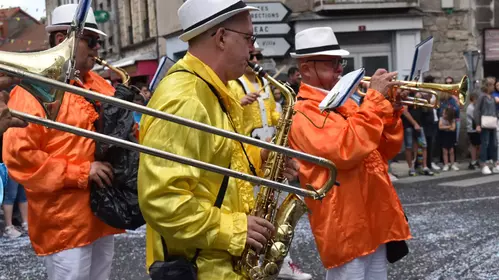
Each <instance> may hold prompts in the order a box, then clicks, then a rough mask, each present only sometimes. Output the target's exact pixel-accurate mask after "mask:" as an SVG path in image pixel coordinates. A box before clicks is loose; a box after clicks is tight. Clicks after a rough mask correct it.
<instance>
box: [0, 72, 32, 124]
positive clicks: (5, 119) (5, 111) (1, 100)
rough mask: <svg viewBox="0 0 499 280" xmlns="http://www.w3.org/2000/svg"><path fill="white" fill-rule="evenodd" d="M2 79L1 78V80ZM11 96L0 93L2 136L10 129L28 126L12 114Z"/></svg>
mask: <svg viewBox="0 0 499 280" xmlns="http://www.w3.org/2000/svg"><path fill="white" fill-rule="evenodd" d="M0 79H1V78H0ZM8 101H9V94H8V93H7V92H6V91H1V92H0V134H3V133H4V132H5V131H6V130H7V129H8V128H9V127H25V126H27V125H28V123H26V122H25V121H23V120H21V119H18V118H16V117H13V116H12V115H11V114H10V111H9V108H8V107H7V102H8Z"/></svg>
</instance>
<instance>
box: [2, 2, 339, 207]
mask: <svg viewBox="0 0 499 280" xmlns="http://www.w3.org/2000/svg"><path fill="white" fill-rule="evenodd" d="M83 2H84V1H80V3H83ZM70 34H71V33H70ZM74 42H75V41H74V38H72V37H69V38H67V39H66V40H65V41H64V42H63V43H61V44H60V45H58V46H56V47H55V48H52V49H49V50H47V51H43V52H38V53H28V54H26V53H23V54H18V53H10V52H0V71H2V72H6V73H7V74H8V75H11V76H13V77H20V78H22V82H21V86H22V87H23V88H25V89H26V90H28V91H29V92H30V93H31V94H32V95H33V96H34V97H35V98H36V99H37V100H38V101H39V102H40V104H42V106H43V108H44V110H45V113H46V117H47V119H44V118H39V117H36V116H32V115H30V114H26V113H23V112H18V111H15V110H10V111H11V114H12V115H13V116H15V117H19V118H21V119H24V120H25V121H27V122H31V123H35V124H39V125H43V126H46V127H48V128H54V129H57V130H62V131H65V132H68V133H73V134H76V135H79V136H83V137H87V138H91V139H93V140H96V141H101V142H105V143H108V144H114V145H117V146H119V147H123V148H126V149H131V150H135V151H139V152H142V153H146V154H150V155H153V156H158V157H161V158H164V159H167V160H171V161H175V162H179V163H182V164H187V165H191V166H194V167H197V168H200V169H204V170H208V171H211V172H215V173H218V174H223V175H227V176H230V177H234V178H238V179H241V180H245V181H249V182H251V183H253V184H255V185H265V186H268V187H271V188H276V189H279V190H284V191H286V192H292V193H296V194H299V195H302V196H306V197H311V198H313V199H322V198H323V197H324V196H325V194H326V192H325V190H327V189H329V188H331V187H332V186H333V185H334V183H335V176H334V177H332V178H330V179H331V180H330V181H329V184H330V185H327V186H324V188H323V189H321V190H316V189H314V188H312V187H310V188H309V189H302V188H299V187H293V186H289V185H286V184H283V183H280V182H275V181H271V180H268V179H265V178H260V177H257V176H252V175H249V174H246V173H241V172H237V171H234V170H230V169H227V168H223V167H220V166H217V165H213V164H209V163H206V162H202V161H198V160H194V159H190V158H186V157H182V156H178V155H176V154H173V153H168V152H165V151H161V150H158V149H153V148H150V147H146V146H143V145H138V144H136V143H131V142H129V141H125V140H120V139H115V138H112V137H109V136H107V135H103V134H99V133H96V132H93V131H87V130H84V129H80V128H77V127H73V126H69V125H66V124H61V123H57V122H55V121H53V120H55V119H56V117H57V113H58V110H59V107H60V105H61V104H62V99H63V98H64V93H65V92H66V91H67V92H71V93H73V94H77V95H80V96H83V97H85V98H88V99H92V100H97V101H100V102H103V103H109V104H112V105H115V106H118V107H121V108H125V109H128V110H131V111H136V112H140V113H143V114H147V115H151V116H153V117H157V118H160V119H163V120H166V121H171V122H174V123H177V124H180V125H185V126H189V127H191V128H194V129H198V130H202V131H205V132H208V133H213V134H216V135H219V136H222V137H227V138H230V139H233V140H236V141H240V142H244V143H248V144H251V145H254V146H258V147H261V148H264V149H267V150H270V151H273V152H278V153H282V154H284V155H286V156H288V157H292V158H298V159H302V160H306V161H310V162H312V163H315V164H317V165H320V166H324V167H326V168H327V169H329V170H331V175H335V174H336V167H335V165H334V164H333V163H332V162H331V161H329V160H327V159H324V158H321V157H317V156H313V155H309V154H306V153H302V152H299V151H295V150H292V149H289V148H285V147H281V146H278V145H275V144H272V143H268V142H264V141H261V140H257V139H254V138H251V137H247V136H244V135H240V134H237V133H234V132H232V131H227V130H223V129H220V128H216V127H213V126H210V125H207V124H204V123H200V122H195V121H192V120H189V119H185V118H181V117H178V116H175V115H172V114H168V113H165V112H162V111H158V110H154V109H151V108H148V107H146V106H141V105H138V104H135V103H133V102H128V101H124V100H120V99H117V98H114V97H109V96H105V95H102V94H99V93H95V92H93V91H90V90H87V89H84V88H80V87H76V86H73V85H69V84H66V83H64V82H62V81H64V80H65V76H64V73H65V67H66V66H67V65H68V63H67V62H68V61H69V60H70V59H71V58H70V57H71V55H70V54H71V53H72V51H71V50H72V49H73V47H74ZM315 187H316V188H318V186H315Z"/></svg>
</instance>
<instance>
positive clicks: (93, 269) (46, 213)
mask: <svg viewBox="0 0 499 280" xmlns="http://www.w3.org/2000/svg"><path fill="white" fill-rule="evenodd" d="M76 7H77V4H70V5H63V6H59V7H57V8H56V9H55V10H54V11H53V13H52V24H51V25H49V26H47V31H48V32H50V44H51V46H52V47H53V46H55V45H58V44H60V43H61V42H62V41H63V40H64V39H65V37H66V35H65V34H66V31H67V29H68V27H69V25H70V23H71V21H72V19H73V15H74V13H75V12H76ZM99 35H105V34H104V33H102V32H101V31H100V30H98V29H97V24H96V23H95V17H94V15H93V11H92V10H91V9H90V11H89V13H88V16H87V19H86V23H85V30H84V33H83V35H81V37H80V40H79V43H78V46H77V52H76V69H77V70H78V71H79V72H80V76H79V78H80V79H79V80H78V81H72V82H73V83H74V84H75V85H76V86H79V87H83V88H85V89H89V90H92V91H96V92H99V93H101V94H103V95H107V96H112V95H114V92H115V89H114V88H113V87H112V86H110V85H109V84H108V83H107V82H106V81H105V80H104V79H103V78H102V77H100V76H99V75H97V74H96V73H94V72H92V71H91V69H92V68H93V66H94V63H95V60H94V57H95V56H96V55H97V50H98V49H99V43H98V42H99V41H98V40H99ZM8 105H9V107H10V108H12V109H15V110H18V111H22V112H26V113H29V114H32V115H35V116H38V117H45V112H44V110H43V108H42V106H41V105H40V104H39V103H38V101H37V100H36V99H35V98H34V97H33V96H32V95H31V94H29V93H28V92H27V91H26V90H24V89H23V88H21V87H16V88H14V89H13V90H12V92H11V97H10V101H9V104H8ZM98 118H99V114H98V113H97V111H96V108H95V107H94V105H93V104H91V103H90V102H89V101H87V100H86V99H85V98H84V97H82V96H79V95H75V94H71V93H69V92H66V93H65V94H64V98H63V100H62V104H61V107H60V110H59V113H58V116H57V121H58V122H62V123H65V124H69V125H72V126H76V127H79V128H83V129H87V130H92V131H95V130H96V128H95V126H94V122H95V121H96V120H97V119H98ZM94 152H95V142H94V141H93V140H91V139H88V138H84V137H80V136H76V135H74V134H70V133H66V132H62V131H58V130H54V129H48V128H45V127H42V126H39V125H35V124H29V125H28V127H26V128H23V129H9V130H8V131H7V132H6V133H5V135H4V141H3V157H4V158H3V159H4V162H5V164H6V165H7V168H8V170H9V175H11V176H12V177H13V178H14V179H15V180H16V181H17V182H19V183H20V184H22V185H23V186H24V187H25V190H26V196H27V198H28V227H29V230H28V232H29V237H30V240H31V244H32V246H33V249H34V250H35V252H36V254H37V255H39V256H44V258H43V260H44V264H45V267H46V269H47V274H48V278H49V279H50V280H54V279H68V280H73V279H92V280H105V279H108V278H109V275H110V272H111V264H112V261H113V254H114V238H113V235H114V234H117V233H122V232H124V231H123V230H119V229H115V228H113V227H111V226H108V225H107V224H105V223H103V222H102V221H101V220H99V218H97V217H96V216H94V214H93V213H92V210H91V208H90V185H91V183H96V184H97V185H99V186H101V187H105V186H106V185H107V186H109V185H111V181H112V179H113V171H112V168H111V166H110V164H109V163H106V162H98V161H95V159H94Z"/></svg>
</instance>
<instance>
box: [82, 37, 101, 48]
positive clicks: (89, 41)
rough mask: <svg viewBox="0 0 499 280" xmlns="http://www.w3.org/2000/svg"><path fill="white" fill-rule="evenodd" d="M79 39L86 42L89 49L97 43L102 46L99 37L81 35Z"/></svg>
mask: <svg viewBox="0 0 499 280" xmlns="http://www.w3.org/2000/svg"><path fill="white" fill-rule="evenodd" d="M80 39H82V40H84V41H86V42H87V44H88V47H89V48H91V49H93V48H95V47H96V46H97V44H99V45H101V46H102V40H101V39H100V38H99V37H92V36H81V37H80Z"/></svg>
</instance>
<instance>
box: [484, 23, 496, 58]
mask: <svg viewBox="0 0 499 280" xmlns="http://www.w3.org/2000/svg"><path fill="white" fill-rule="evenodd" d="M483 32H484V35H483V42H484V44H483V49H484V53H485V59H484V60H485V61H499V29H485V30H484V31H483Z"/></svg>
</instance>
